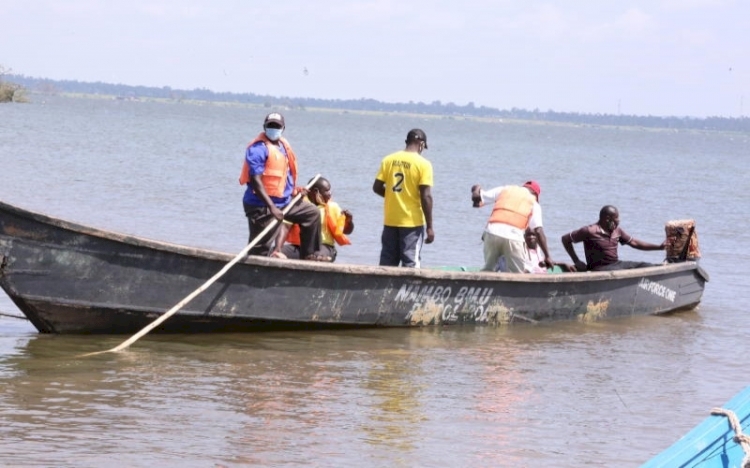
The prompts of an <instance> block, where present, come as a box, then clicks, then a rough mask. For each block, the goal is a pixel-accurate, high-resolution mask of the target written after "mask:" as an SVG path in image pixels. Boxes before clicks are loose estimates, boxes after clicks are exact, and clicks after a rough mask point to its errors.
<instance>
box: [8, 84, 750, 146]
mask: <svg viewBox="0 0 750 468" xmlns="http://www.w3.org/2000/svg"><path fill="white" fill-rule="evenodd" d="M5 78H6V79H7V80H8V81H9V82H13V83H17V84H19V85H21V86H23V87H24V88H25V89H26V91H28V92H29V93H33V94H37V93H39V94H42V95H44V94H51V95H62V94H65V95H71V96H83V95H86V96H92V97H105V98H113V99H123V100H146V99H149V100H155V101H157V102H200V103H205V104H208V103H211V104H217V103H219V105H241V106H243V105H244V106H250V107H262V108H275V109H300V110H315V111H325V112H344V113H345V112H350V113H358V114H362V115H403V116H416V117H420V118H440V119H455V120H473V121H482V122H498V123H504V124H514V123H524V124H534V125H536V124H541V125H551V124H554V125H564V126H582V127H610V128H612V127H614V128H623V129H629V128H637V129H652V130H672V131H683V130H699V131H726V132H732V133H738V132H741V133H750V117H747V116H744V115H742V116H740V117H704V118H698V117H688V116H682V117H678V116H666V117H659V116H651V115H648V116H638V115H627V114H620V113H617V114H600V113H597V114H587V113H581V112H556V111H554V110H551V109H550V110H547V111H541V110H539V109H533V110H527V109H518V108H515V107H514V108H512V109H497V108H492V107H487V106H482V105H479V106H477V105H475V104H474V103H473V102H470V103H468V104H466V105H457V104H454V103H452V102H447V103H443V102H441V101H433V102H431V103H425V102H412V101H410V102H408V103H404V102H384V101H377V100H375V99H369V98H360V99H323V98H305V97H290V96H270V95H260V94H255V93H252V92H247V93H233V92H214V91H211V90H210V89H205V88H196V89H192V90H187V89H174V88H172V87H170V86H162V87H154V86H133V85H124V84H111V83H102V82H81V81H75V80H51V79H46V78H34V77H27V76H23V75H6V76H5Z"/></svg>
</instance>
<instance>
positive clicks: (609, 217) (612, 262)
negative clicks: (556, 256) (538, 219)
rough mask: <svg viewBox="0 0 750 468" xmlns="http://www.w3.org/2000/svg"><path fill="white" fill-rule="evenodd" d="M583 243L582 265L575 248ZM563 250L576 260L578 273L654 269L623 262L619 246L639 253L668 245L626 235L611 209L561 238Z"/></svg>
mask: <svg viewBox="0 0 750 468" xmlns="http://www.w3.org/2000/svg"><path fill="white" fill-rule="evenodd" d="M578 242H583V252H584V254H585V256H586V263H583V262H582V261H581V260H580V259H579V258H578V255H577V254H576V251H575V249H574V248H573V244H574V243H578ZM562 243H563V247H565V251H566V252H568V255H570V258H571V259H572V260H573V263H574V264H575V267H576V270H577V271H587V270H589V271H609V270H624V269H629V268H641V267H647V266H653V265H654V264H652V263H647V262H632V261H622V260H620V259H619V258H618V256H617V248H618V246H619V245H620V244H622V245H625V244H627V245H629V246H631V247H633V248H634V249H638V250H664V249H665V248H666V241H664V242H662V243H661V244H659V245H657V244H650V243H648V242H643V241H640V240H638V239H636V238H635V237H633V236H631V235H629V234H627V233H626V232H625V231H623V230H622V228H620V213H619V212H618V211H617V208H615V207H614V206H611V205H606V206H604V207H602V209H601V210H600V211H599V221H598V222H597V223H595V224H591V225H589V226H584V227H582V228H580V229H578V230H575V231H572V232H570V233H568V234H565V235H564V236H562Z"/></svg>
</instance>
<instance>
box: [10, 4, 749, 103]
mask: <svg viewBox="0 0 750 468" xmlns="http://www.w3.org/2000/svg"><path fill="white" fill-rule="evenodd" d="M0 19H2V21H1V22H0V24H1V25H0V65H2V66H4V67H5V68H11V69H12V70H13V72H14V73H18V74H24V75H27V76H32V77H40V78H52V79H71V80H79V81H104V82H108V83H122V84H128V85H144V86H159V87H161V86H170V87H172V88H178V89H193V88H208V89H210V90H213V91H231V92H238V93H243V92H252V93H258V94H270V95H275V96H298V97H317V98H326V99H359V98H372V99H377V100H381V101H388V102H409V101H414V102H419V101H422V102H427V103H429V102H433V101H440V102H442V103H444V104H445V103H448V102H453V103H455V104H458V105H464V104H467V103H469V102H473V103H474V104H475V105H477V106H480V105H485V106H490V107H497V108H500V109H510V108H513V107H518V108H522V109H535V108H538V109H540V110H548V109H552V110H555V111H561V112H585V113H610V114H616V113H622V114H636V115H659V116H671V115H675V116H693V117H705V116H725V117H738V116H740V115H744V116H748V115H750V1H748V0H634V1H627V0H625V1H623V0H585V1H584V0H555V1H553V0H462V1H455V0H413V1H410V0H340V1H332V0H314V1H313V0H283V1H278V2H274V1H262V2H261V1H257V0H129V1H122V0H109V1H106V0H0Z"/></svg>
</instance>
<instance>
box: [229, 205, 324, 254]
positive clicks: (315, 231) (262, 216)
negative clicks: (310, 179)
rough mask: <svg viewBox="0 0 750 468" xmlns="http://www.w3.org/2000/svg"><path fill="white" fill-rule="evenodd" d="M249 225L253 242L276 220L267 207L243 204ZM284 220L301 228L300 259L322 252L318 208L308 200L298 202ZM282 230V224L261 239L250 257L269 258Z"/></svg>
mask: <svg viewBox="0 0 750 468" xmlns="http://www.w3.org/2000/svg"><path fill="white" fill-rule="evenodd" d="M243 207H244V208H245V216H247V224H248V228H249V230H250V239H249V241H248V242H252V241H253V240H254V239H255V237H256V236H257V235H258V234H260V233H261V232H262V231H263V230H264V229H265V228H266V227H267V226H268V225H269V224H271V222H273V221H274V220H275V219H276V218H274V217H273V215H272V214H271V210H270V209H269V208H268V207H267V206H265V205H264V206H255V205H248V204H245V203H243ZM284 219H285V220H288V221H290V222H292V223H294V224H299V227H300V242H301V244H300V257H301V258H306V257H308V256H310V255H313V254H314V253H316V252H317V251H318V250H320V210H318V207H317V206H315V205H313V204H312V203H310V202H308V201H306V200H300V201H298V202H297V203H296V204H295V205H294V206H292V208H291V209H290V210H289V212H288V213H287V214H285V215H284ZM279 228H281V223H280V222H277V223H276V225H275V226H274V227H273V229H271V230H270V231H269V232H268V233H267V234H266V235H264V236H263V238H261V239H260V240H259V241H258V243H257V244H255V246H254V247H253V248H252V249H250V253H249V255H260V256H264V257H267V256H268V255H269V254H270V253H271V250H272V249H273V244H274V240H275V239H276V234H277V232H278V231H279Z"/></svg>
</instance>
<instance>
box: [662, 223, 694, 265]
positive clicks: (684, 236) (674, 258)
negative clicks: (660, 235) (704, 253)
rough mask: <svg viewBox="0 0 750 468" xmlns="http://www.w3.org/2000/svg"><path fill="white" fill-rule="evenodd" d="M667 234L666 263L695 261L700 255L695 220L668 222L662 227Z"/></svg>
mask: <svg viewBox="0 0 750 468" xmlns="http://www.w3.org/2000/svg"><path fill="white" fill-rule="evenodd" d="M664 230H665V231H666V234H667V262H669V263H674V262H684V261H687V260H690V261H697V260H698V259H700V256H701V253H700V250H699V249H698V231H696V229H695V220H693V219H678V220H674V221H668V222H667V224H666V225H665V226H664Z"/></svg>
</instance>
